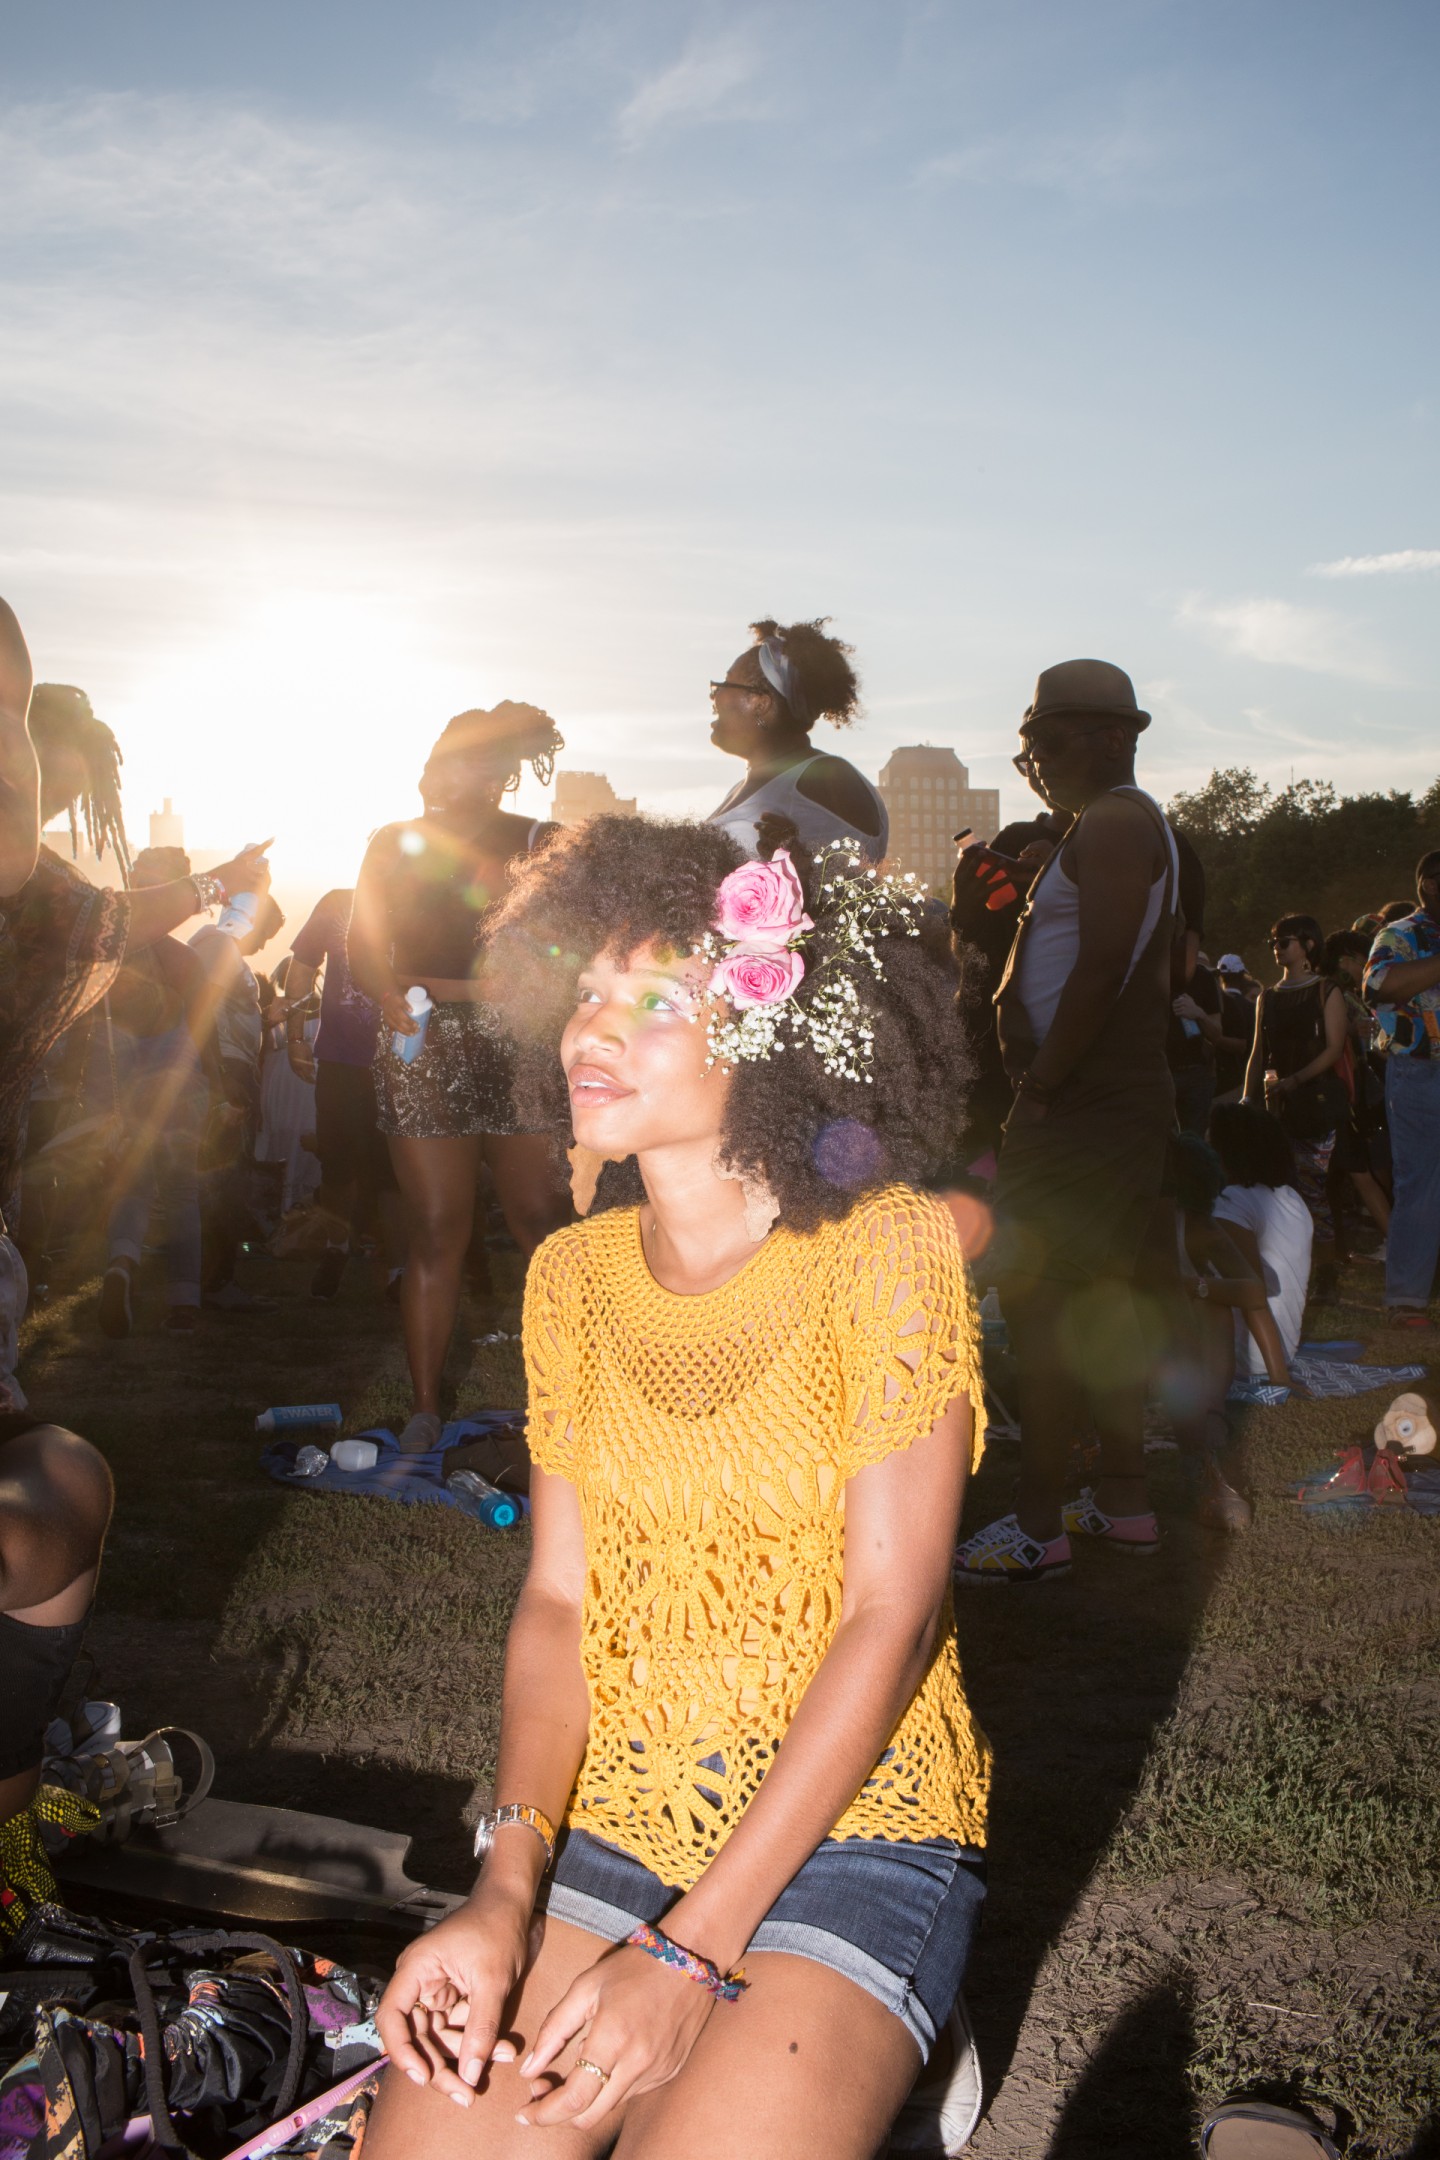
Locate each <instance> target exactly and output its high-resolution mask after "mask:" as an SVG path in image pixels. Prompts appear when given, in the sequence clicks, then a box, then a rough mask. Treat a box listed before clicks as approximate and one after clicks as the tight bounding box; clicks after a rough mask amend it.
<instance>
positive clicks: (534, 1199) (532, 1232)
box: [485, 1133, 572, 1261]
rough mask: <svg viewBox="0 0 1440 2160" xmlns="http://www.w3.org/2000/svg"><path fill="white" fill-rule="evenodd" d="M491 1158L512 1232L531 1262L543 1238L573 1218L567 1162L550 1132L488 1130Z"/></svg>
mask: <svg viewBox="0 0 1440 2160" xmlns="http://www.w3.org/2000/svg"><path fill="white" fill-rule="evenodd" d="M485 1161H486V1163H487V1164H488V1166H489V1170H490V1175H491V1177H492V1178H493V1179H494V1180H495V1197H496V1199H497V1200H498V1201H499V1202H500V1205H501V1208H502V1209H503V1210H504V1214H505V1221H506V1223H507V1225H508V1226H509V1230H510V1235H511V1236H512V1237H513V1238H514V1240H515V1242H516V1244H517V1245H518V1246H519V1247H520V1250H521V1252H522V1253H523V1254H524V1256H525V1258H526V1260H527V1261H528V1260H529V1258H530V1255H531V1254H532V1253H533V1252H534V1250H535V1248H536V1246H537V1245H538V1244H539V1243H540V1241H541V1239H542V1238H547V1237H549V1235H550V1233H551V1231H552V1230H559V1229H560V1228H562V1226H563V1225H564V1224H565V1223H568V1222H569V1221H570V1219H571V1212H572V1211H571V1207H570V1187H569V1185H568V1183H567V1182H566V1179H565V1176H564V1166H563V1164H561V1163H557V1161H556V1156H555V1146H554V1143H553V1141H551V1140H550V1139H549V1138H548V1137H547V1135H546V1134H544V1133H506V1134H490V1133H487V1135H486V1137H485Z"/></svg>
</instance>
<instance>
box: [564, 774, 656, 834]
mask: <svg viewBox="0 0 1440 2160" xmlns="http://www.w3.org/2000/svg"><path fill="white" fill-rule="evenodd" d="M550 815H551V817H552V818H553V819H554V820H555V823H556V824H557V825H581V824H583V823H584V821H585V819H586V818H592V817H638V816H639V815H640V805H639V801H638V798H637V797H636V796H634V795H617V794H616V793H615V790H614V788H613V787H612V786H611V785H610V782H609V780H608V779H607V777H606V775H605V774H604V773H597V772H557V773H556V775H555V795H554V800H553V801H552V803H551V805H550Z"/></svg>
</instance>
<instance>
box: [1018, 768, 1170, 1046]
mask: <svg viewBox="0 0 1440 2160" xmlns="http://www.w3.org/2000/svg"><path fill="white" fill-rule="evenodd" d="M1110 793H1111V794H1112V795H1126V796H1129V797H1130V798H1131V799H1132V800H1133V801H1136V802H1142V803H1145V804H1146V805H1147V806H1148V807H1149V808H1150V809H1151V810H1153V811H1154V813H1155V816H1156V818H1157V820H1158V822H1159V825H1160V828H1161V830H1162V831H1163V833H1164V835H1165V845H1166V847H1167V848H1168V849H1169V854H1170V859H1169V862H1168V864H1167V865H1166V867H1165V868H1164V869H1162V870H1161V872H1160V874H1159V876H1158V877H1157V878H1156V879H1155V880H1154V882H1153V883H1152V884H1151V887H1150V896H1149V898H1148V899H1147V901H1146V903H1145V915H1144V919H1143V921H1142V922H1141V924H1140V928H1139V930H1138V931H1137V932H1136V935H1135V945H1134V950H1133V951H1132V952H1131V955H1130V965H1129V967H1128V968H1127V969H1126V970H1125V981H1126V982H1127V983H1128V982H1129V980H1130V977H1131V976H1132V975H1133V974H1134V972H1135V964H1136V962H1137V961H1138V960H1139V958H1140V955H1141V953H1143V952H1144V950H1145V947H1146V946H1147V945H1148V944H1149V942H1150V939H1151V936H1152V935H1153V933H1154V929H1155V925H1156V923H1157V922H1158V921H1159V920H1160V910H1161V908H1162V907H1163V906H1164V905H1165V895H1166V892H1167V890H1169V891H1174V890H1175V889H1176V887H1177V886H1178V883H1179V878H1180V856H1179V852H1178V850H1177V848H1176V846H1175V835H1174V834H1173V833H1172V832H1171V830H1170V827H1169V825H1168V824H1167V823H1166V821H1165V814H1164V812H1163V811H1162V810H1161V808H1160V805H1159V804H1158V803H1157V802H1156V801H1155V800H1154V798H1153V796H1150V795H1147V794H1146V793H1145V791H1144V789H1143V788H1137V787H1118V788H1112V789H1111V790H1110ZM1063 853H1064V844H1063V842H1062V844H1061V846H1060V847H1058V848H1056V850H1055V853H1054V854H1053V855H1052V856H1051V857H1050V860H1049V862H1048V863H1046V865H1045V868H1044V869H1043V870H1042V871H1041V873H1040V875H1039V877H1038V878H1037V879H1036V881H1035V886H1034V889H1033V891H1032V892H1031V894H1030V905H1029V911H1028V912H1029V923H1030V926H1029V929H1028V930H1027V931H1026V933H1025V942H1024V944H1023V945H1022V946H1021V948H1020V965H1019V967H1018V969H1017V970H1016V977H1015V993H1016V995H1017V996H1018V998H1019V1000H1020V1003H1021V1006H1022V1007H1023V1009H1024V1013H1025V1018H1026V1020H1027V1021H1028V1022H1029V1025H1030V1033H1031V1035H1032V1037H1033V1038H1034V1041H1035V1043H1036V1045H1037V1047H1038V1045H1039V1044H1041V1043H1043V1042H1044V1040H1045V1037H1046V1036H1047V1035H1048V1034H1049V1032H1050V1029H1051V1026H1052V1025H1053V1023H1054V1019H1055V1008H1056V1006H1057V1005H1058V1004H1059V1003H1060V993H1061V991H1062V990H1063V989H1064V987H1065V985H1066V983H1067V982H1068V981H1069V979H1070V971H1071V969H1072V968H1073V967H1074V965H1075V962H1076V960H1077V959H1078V958H1079V956H1080V888H1079V887H1078V886H1077V885H1076V883H1075V881H1074V879H1073V878H1072V877H1071V876H1070V875H1069V873H1068V872H1067V871H1066V869H1065V867H1064V864H1063V863H1062V862H1061V860H1060V858H1061V856H1062V854H1063Z"/></svg>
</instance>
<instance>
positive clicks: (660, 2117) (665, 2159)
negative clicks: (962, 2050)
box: [530, 1951, 920, 2160]
mask: <svg viewBox="0 0 1440 2160" xmlns="http://www.w3.org/2000/svg"><path fill="white" fill-rule="evenodd" d="M745 1971H746V1975H747V1977H748V1979H749V1981H750V1986H749V1988H748V1989H747V1991H746V1993H745V1994H744V1995H742V1996H741V1998H740V2000H739V2002H737V2003H719V2004H717V2005H716V2007H715V2009H714V2011H713V2012H712V2013H711V2016H710V2019H709V2022H708V2024H707V2025H706V2027H705V2030H704V2031H703V2032H702V2033H701V2035H700V2038H699V2040H698V2041H697V2042H696V2044H695V2047H694V2050H693V2051H692V2053H691V2056H690V2060H689V2061H688V2062H687V2063H686V2065H685V2067H684V2069H683V2070H682V2071H681V2072H680V2074H679V2076H678V2077H676V2078H674V2079H673V2080H672V2081H671V2083H670V2084H668V2085H663V2086H661V2087H660V2089H659V2090H658V2091H657V2092H653V2093H646V2094H644V2095H642V2097H641V2098H639V2099H637V2100H632V2101H631V2103H630V2106H629V2108H628V2109H627V2111H626V2116H625V2127H624V2129H623V2130H622V2132H621V2134H620V2141H619V2143H618V2145H617V2146H616V2148H615V2160H675V2155H676V2154H678V2153H704V2154H705V2156H706V2160H871V2155H872V2154H874V2153H875V2152H877V2151H879V2150H880V2149H881V2148H882V2147H883V2145H884V2141H885V2133H886V2130H887V2129H888V2128H889V2125H890V2123H891V2122H892V2121H893V2120H894V2118H895V2116H896V2114H897V2113H898V2112H899V2110H900V2108H901V2106H902V2105H903V2103H904V2100H905V2096H906V2094H907V2093H908V2092H909V2090H910V2087H911V2086H912V2085H913V2084H914V2082H915V2079H916V2077H917V2076H918V2074H919V2070H920V2055H919V2050H918V2049H917V2048H916V2045H915V2042H914V2041H913V2040H912V2039H911V2037H910V2035H909V2033H908V2032H906V2030H905V2027H904V2026H903V2025H902V2024H901V2022H900V2020H899V2018H897V2017H894V2016H892V2014H891V2013H890V2011H888V2010H886V2009H885V2008H884V2007H883V2005H882V2004H880V2003H878V2002H876V2000H875V1998H874V1996H873V1995H867V1994H866V1993H865V1990H864V1989H863V1988H861V1987H858V1986H857V1985H856V1984H855V1982H854V1981H853V1980H847V1979H845V1978H844V1977H843V1975H841V1974H840V1973H836V1972H831V1971H830V1969H829V1967H828V1966H825V1965H815V1964H812V1963H811V1962H810V1960H809V1959H808V1958H799V1957H786V1956H784V1955H781V1954H779V1953H777V1952H774V1951H770V1952H767V1953H765V1954H757V1955H755V1956H753V1957H748V1958H747V1959H746V1960H745ZM530 2135H531V2136H534V2135H535V2133H534V2132H533V2131H532V2132H531V2133H530Z"/></svg>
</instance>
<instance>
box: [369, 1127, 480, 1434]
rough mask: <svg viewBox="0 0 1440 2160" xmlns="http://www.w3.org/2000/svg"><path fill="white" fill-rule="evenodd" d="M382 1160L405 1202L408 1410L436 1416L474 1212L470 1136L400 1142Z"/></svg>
mask: <svg viewBox="0 0 1440 2160" xmlns="http://www.w3.org/2000/svg"><path fill="white" fill-rule="evenodd" d="M390 1156H391V1160H392V1161H393V1163H394V1165H395V1175H396V1178H397V1179H398V1180H399V1184H400V1191H401V1193H402V1194H403V1196H404V1200H405V1221H406V1228H407V1231H408V1234H409V1258H408V1261H407V1264H406V1268H405V1281H404V1287H403V1289H402V1292H401V1298H400V1309H401V1313H402V1315H403V1318H404V1322H405V1351H406V1355H407V1357H408V1358H409V1360H410V1382H411V1386H412V1387H413V1388H414V1391H415V1408H416V1409H417V1410H427V1411H431V1412H433V1413H434V1414H435V1415H437V1416H438V1415H439V1410H440V1380H441V1376H442V1374H443V1373H444V1370H445V1353H446V1352H447V1350H448V1349H449V1347H450V1337H451V1335H452V1333H453V1332H454V1328H455V1314H456V1312H457V1311H458V1309H459V1305H460V1274H461V1269H462V1268H463V1267H464V1264H465V1250H466V1247H467V1246H468V1245H469V1243H470V1225H471V1222H472V1220H473V1218H474V1213H475V1174H476V1172H477V1170H478V1169H479V1167H480V1142H479V1140H478V1138H466V1139H429V1140H406V1139H399V1138H397V1137H395V1136H394V1135H392V1136H391V1140H390Z"/></svg>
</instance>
